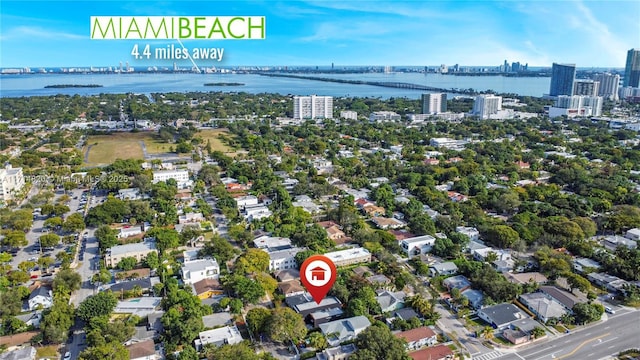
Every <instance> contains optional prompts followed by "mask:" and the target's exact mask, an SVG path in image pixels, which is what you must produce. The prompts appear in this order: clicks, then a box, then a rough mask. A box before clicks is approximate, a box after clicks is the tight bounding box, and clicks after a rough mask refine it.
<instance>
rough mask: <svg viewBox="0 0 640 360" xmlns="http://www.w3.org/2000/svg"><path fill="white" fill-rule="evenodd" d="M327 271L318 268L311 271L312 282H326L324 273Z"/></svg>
mask: <svg viewBox="0 0 640 360" xmlns="http://www.w3.org/2000/svg"><path fill="white" fill-rule="evenodd" d="M325 271H326V270H325V269H323V268H321V267H320V266H317V267H315V268H313V269H311V280H324V272H325Z"/></svg>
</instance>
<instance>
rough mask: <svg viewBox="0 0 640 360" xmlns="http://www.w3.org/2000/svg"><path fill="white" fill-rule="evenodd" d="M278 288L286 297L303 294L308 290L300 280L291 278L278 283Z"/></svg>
mask: <svg viewBox="0 0 640 360" xmlns="http://www.w3.org/2000/svg"><path fill="white" fill-rule="evenodd" d="M278 290H280V293H281V294H282V295H284V296H285V297H289V296H296V295H302V294H304V293H305V292H306V290H305V288H304V287H303V286H302V284H301V283H300V280H290V281H285V282H281V283H278Z"/></svg>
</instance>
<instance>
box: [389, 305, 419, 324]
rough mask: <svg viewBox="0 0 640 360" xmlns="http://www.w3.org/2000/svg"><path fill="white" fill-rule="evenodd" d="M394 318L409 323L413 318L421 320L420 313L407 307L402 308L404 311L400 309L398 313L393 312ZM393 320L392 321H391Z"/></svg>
mask: <svg viewBox="0 0 640 360" xmlns="http://www.w3.org/2000/svg"><path fill="white" fill-rule="evenodd" d="M393 316H394V317H396V318H398V319H402V320H404V321H409V320H411V319H413V318H420V316H419V315H418V313H417V312H416V311H415V310H413V309H412V308H410V307H406V308H402V309H398V310H396V311H394V312H393ZM390 320H392V319H390Z"/></svg>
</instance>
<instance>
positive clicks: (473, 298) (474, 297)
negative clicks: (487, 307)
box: [460, 289, 484, 310]
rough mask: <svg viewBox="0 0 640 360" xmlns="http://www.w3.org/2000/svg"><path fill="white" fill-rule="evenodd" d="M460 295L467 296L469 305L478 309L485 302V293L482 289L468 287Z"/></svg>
mask: <svg viewBox="0 0 640 360" xmlns="http://www.w3.org/2000/svg"><path fill="white" fill-rule="evenodd" d="M460 295H461V296H464V297H466V298H467V300H469V305H470V306H471V307H472V308H474V309H476V310H478V309H480V308H481V307H482V304H484V294H483V293H482V291H480V290H475V289H467V290H465V291H462V292H461V293H460Z"/></svg>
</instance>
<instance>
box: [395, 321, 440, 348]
mask: <svg viewBox="0 0 640 360" xmlns="http://www.w3.org/2000/svg"><path fill="white" fill-rule="evenodd" d="M394 336H395V337H396V338H398V339H404V340H405V341H406V342H407V345H406V347H407V350H409V351H412V350H418V349H420V348H421V347H424V346H432V345H435V344H436V343H437V342H438V339H437V337H436V333H435V332H434V331H433V330H431V329H430V328H428V327H426V326H421V327H419V328H415V329H411V330H407V331H402V332H399V333H396V334H394Z"/></svg>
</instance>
